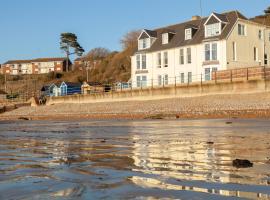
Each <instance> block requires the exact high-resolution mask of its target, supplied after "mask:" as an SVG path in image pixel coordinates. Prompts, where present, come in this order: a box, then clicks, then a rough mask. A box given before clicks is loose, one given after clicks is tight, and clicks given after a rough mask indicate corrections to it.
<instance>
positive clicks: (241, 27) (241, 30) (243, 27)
mask: <svg viewBox="0 0 270 200" xmlns="http://www.w3.org/2000/svg"><path fill="white" fill-rule="evenodd" d="M238 35H240V36H246V35H247V30H246V25H245V24H241V23H239V24H238Z"/></svg>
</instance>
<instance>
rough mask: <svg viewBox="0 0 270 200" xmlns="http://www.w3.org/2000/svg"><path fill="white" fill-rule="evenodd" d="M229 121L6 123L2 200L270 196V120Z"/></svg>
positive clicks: (0, 149)
mask: <svg viewBox="0 0 270 200" xmlns="http://www.w3.org/2000/svg"><path fill="white" fill-rule="evenodd" d="M226 122H227V120H183V121H180V120H141V121H132V120H107V121H85V120H84V121H53V122H52V121H16V122H14V121H9V122H0V199H5V200H6V199H270V121H269V120H232V123H226ZM236 158H239V159H248V160H250V161H251V162H253V163H254V165H253V167H252V168H240V169H238V168H235V167H233V166H232V161H233V160H234V159H236Z"/></svg>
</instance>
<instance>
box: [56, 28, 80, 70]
mask: <svg viewBox="0 0 270 200" xmlns="http://www.w3.org/2000/svg"><path fill="white" fill-rule="evenodd" d="M60 49H61V50H63V51H64V52H65V53H66V57H67V62H66V71H68V65H69V56H70V55H72V54H76V55H77V56H81V55H82V54H83V52H84V49H83V48H82V47H81V45H80V44H79V42H78V41H77V36H76V35H75V34H74V33H61V41H60ZM71 49H73V51H74V52H70V51H71Z"/></svg>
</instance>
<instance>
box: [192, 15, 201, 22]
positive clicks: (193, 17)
mask: <svg viewBox="0 0 270 200" xmlns="http://www.w3.org/2000/svg"><path fill="white" fill-rule="evenodd" d="M199 19H201V17H200V16H198V15H195V16H192V18H191V20H192V21H194V20H199Z"/></svg>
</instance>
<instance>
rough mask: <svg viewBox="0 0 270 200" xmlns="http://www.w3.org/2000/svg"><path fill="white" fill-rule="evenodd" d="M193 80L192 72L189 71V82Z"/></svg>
mask: <svg viewBox="0 0 270 200" xmlns="http://www.w3.org/2000/svg"><path fill="white" fill-rule="evenodd" d="M191 82H192V72H188V83H191Z"/></svg>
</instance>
